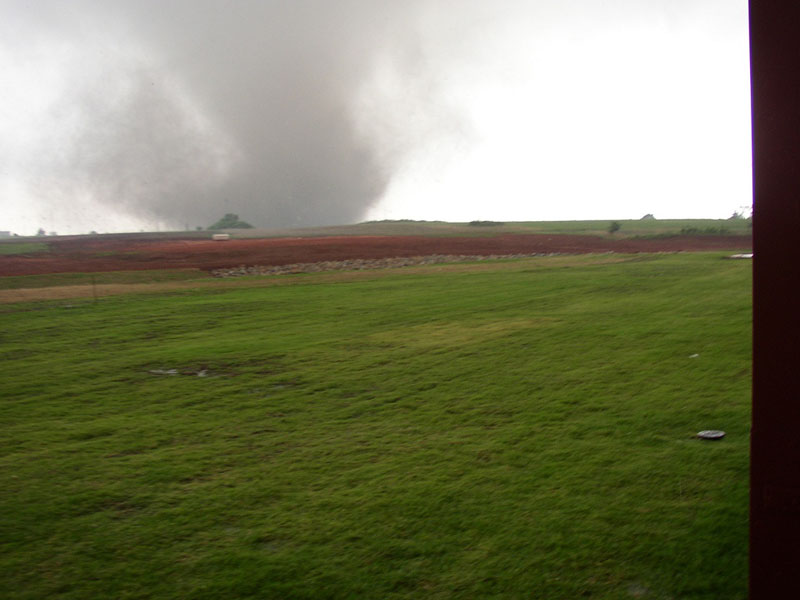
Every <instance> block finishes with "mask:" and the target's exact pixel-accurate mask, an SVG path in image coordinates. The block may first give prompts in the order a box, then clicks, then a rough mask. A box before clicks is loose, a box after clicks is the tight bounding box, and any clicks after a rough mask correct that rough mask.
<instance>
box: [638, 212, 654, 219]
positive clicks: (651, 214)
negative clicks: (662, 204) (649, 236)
mask: <svg viewBox="0 0 800 600" xmlns="http://www.w3.org/2000/svg"><path fill="white" fill-rule="evenodd" d="M640 220H641V221H654V220H655V217H654V216H653V213H647V214H646V215H645V216H643V217H642V218H641V219H640Z"/></svg>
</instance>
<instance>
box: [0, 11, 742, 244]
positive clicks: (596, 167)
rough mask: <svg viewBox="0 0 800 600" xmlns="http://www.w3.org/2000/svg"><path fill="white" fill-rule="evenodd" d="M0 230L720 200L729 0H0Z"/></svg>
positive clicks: (703, 206) (738, 158) (733, 128)
mask: <svg viewBox="0 0 800 600" xmlns="http://www.w3.org/2000/svg"><path fill="white" fill-rule="evenodd" d="M0 89H2V94H0V203H1V204H2V213H0V214H2V218H0V229H2V230H11V231H14V232H17V233H19V234H32V233H34V232H35V231H36V230H37V229H38V228H39V227H43V228H45V229H46V230H48V231H57V232H59V233H86V232H89V231H90V230H96V231H137V230H140V229H156V228H158V229H161V230H164V229H184V228H187V227H189V228H192V229H193V228H194V227H196V226H207V225H209V224H210V223H211V222H213V221H215V220H216V219H217V218H219V217H220V216H221V215H222V214H224V213H227V212H235V213H238V214H239V215H240V217H242V218H243V219H245V220H247V221H250V222H252V223H253V224H254V225H257V226H261V227H286V226H301V225H325V224H339V223H352V222H357V221H361V220H365V219H401V218H406V219H428V220H433V219H441V220H450V221H469V220H473V219H481V220H503V221H512V220H545V219H625V218H639V217H641V216H642V215H644V214H646V213H653V214H655V216H656V217H657V218H700V217H710V218H725V217H727V216H730V214H731V213H732V212H733V211H734V210H741V209H742V207H747V206H749V205H750V204H751V198H752V194H751V174H750V96H749V65H748V30H747V1H746V0H557V1H556V0H547V1H545V0H494V1H492V2H488V1H486V0H259V1H255V0H236V1H234V0H228V1H222V0H158V1H156V0H36V1H30V0H26V1H23V0H0Z"/></svg>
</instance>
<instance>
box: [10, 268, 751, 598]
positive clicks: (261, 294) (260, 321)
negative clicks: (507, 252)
mask: <svg viewBox="0 0 800 600" xmlns="http://www.w3.org/2000/svg"><path fill="white" fill-rule="evenodd" d="M722 257H723V255H722V254H720V253H715V254H710V253H706V254H671V255H636V256H620V255H595V256H581V257H574V256H564V257H551V258H537V259H528V260H520V261H509V262H500V263H496V264H487V263H481V264H476V265H455V266H453V267H449V266H446V265H444V266H443V265H437V266H430V267H424V268H422V267H420V268H414V269H409V270H407V271H403V270H392V271H386V272H379V271H374V272H368V273H367V272H364V273H360V274H359V276H358V277H350V276H349V274H347V273H337V274H330V273H322V274H311V275H298V276H284V277H283V278H252V279H250V280H247V281H251V282H252V285H250V284H249V283H247V282H246V281H245V282H243V280H238V281H237V283H236V287H233V286H231V287H225V286H224V285H223V284H224V282H222V283H221V284H220V286H219V287H215V288H213V289H202V290H191V289H189V290H186V289H182V290H172V291H168V292H163V293H158V294H138V295H121V296H114V297H109V298H101V299H100V300H98V301H92V300H91V299H88V300H84V299H78V300H71V301H69V302H65V301H63V300H62V301H49V302H35V303H17V304H5V305H2V306H0V319H1V320H2V327H1V328H0V340H2V345H1V346H0V352H2V362H0V390H1V391H2V404H0V415H2V423H3V436H2V440H1V441H0V448H2V456H1V457H0V477H2V479H1V480H0V483H1V484H2V485H0V539H2V551H1V552H2V554H0V596H1V597H3V598H9V599H22V598H70V599H79V598H80V599H85V598H194V599H200V598H203V599H205V598H207V599H218V598H308V599H312V598H313V599H319V598H470V599H472V598H504V599H505V598H555V599H560V598H567V599H572V598H582V597H591V598H619V599H622V598H658V599H667V598H708V599H718V598H727V599H735V598H745V597H746V571H747V498H748V444H749V426H750V425H749V424H750V409H749V403H750V398H749V396H750V358H751V349H750V341H751V340H750V326H751V305H750V291H751V279H750V271H751V264H750V262H748V261H736V260H723V258H722ZM272 281H275V282H278V281H281V282H291V284H289V285H286V284H279V285H272V284H271V283H270V282H272ZM695 355H697V356H695ZM170 370H175V371H176V372H177V374H168V373H169V372H170ZM198 373H200V374H202V375H204V376H198ZM702 429H723V430H725V431H726V432H727V436H726V437H725V439H724V440H722V441H719V442H704V441H700V440H697V439H694V438H693V435H694V434H695V433H696V432H697V431H699V430H702Z"/></svg>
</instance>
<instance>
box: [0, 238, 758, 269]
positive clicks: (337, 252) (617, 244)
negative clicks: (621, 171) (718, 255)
mask: <svg viewBox="0 0 800 600" xmlns="http://www.w3.org/2000/svg"><path fill="white" fill-rule="evenodd" d="M48 243H49V245H50V252H43V253H33V254H27V255H5V256H0V276H5V275H32V274H46V273H76V272H83V273H97V272H101V271H134V270H145V269H191V268H195V269H203V270H211V269H221V268H226V267H237V266H241V265H246V266H253V265H285V264H292V263H308V262H319V261H326V260H347V259H354V258H393V257H401V256H427V255H433V254H461V255H492V254H495V255H510V254H549V253H562V254H587V253H592V252H619V253H638V252H679V251H689V252H692V251H704V250H740V251H745V250H749V249H751V248H752V239H751V238H750V237H749V236H720V235H714V236H676V237H670V238H662V239H636V238H628V239H626V238H620V239H608V238H602V237H594V236H583V235H546V234H537V235H500V236H496V237H429V236H392V237H390V236H352V237H319V238H279V239H248V240H228V241H224V242H214V241H210V240H181V239H176V240H143V239H126V238H124V237H119V236H115V237H113V238H93V237H74V238H64V239H60V240H52V241H49V242H48Z"/></svg>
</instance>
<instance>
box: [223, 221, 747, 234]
mask: <svg viewBox="0 0 800 600" xmlns="http://www.w3.org/2000/svg"><path fill="white" fill-rule="evenodd" d="M617 222H618V223H619V224H620V230H619V231H618V232H617V233H616V234H615V237H632V236H651V235H664V234H674V235H677V234H679V233H680V231H681V230H682V229H685V228H694V229H698V230H701V231H702V230H706V229H714V230H719V229H720V228H723V229H725V230H726V231H727V232H728V233H730V234H731V235H749V234H750V233H751V230H750V228H749V227H748V222H747V221H746V220H745V219H736V220H731V219H661V220H658V219H653V220H645V221H642V220H638V219H637V220H620V221H617ZM610 224H611V220H608V221H520V222H510V223H499V224H497V225H490V226H472V225H469V224H467V223H448V222H445V221H372V222H367V223H358V224H356V225H338V226H331V227H309V228H305V229H276V230H268V229H247V230H236V231H233V230H232V231H231V233H233V234H234V235H235V236H236V237H279V236H304V237H305V236H308V237H314V236H325V235H440V236H442V235H445V236H446V235H458V236H485V235H498V234H503V233H551V234H562V233H563V234H572V235H600V236H606V235H608V227H609V225H610Z"/></svg>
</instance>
